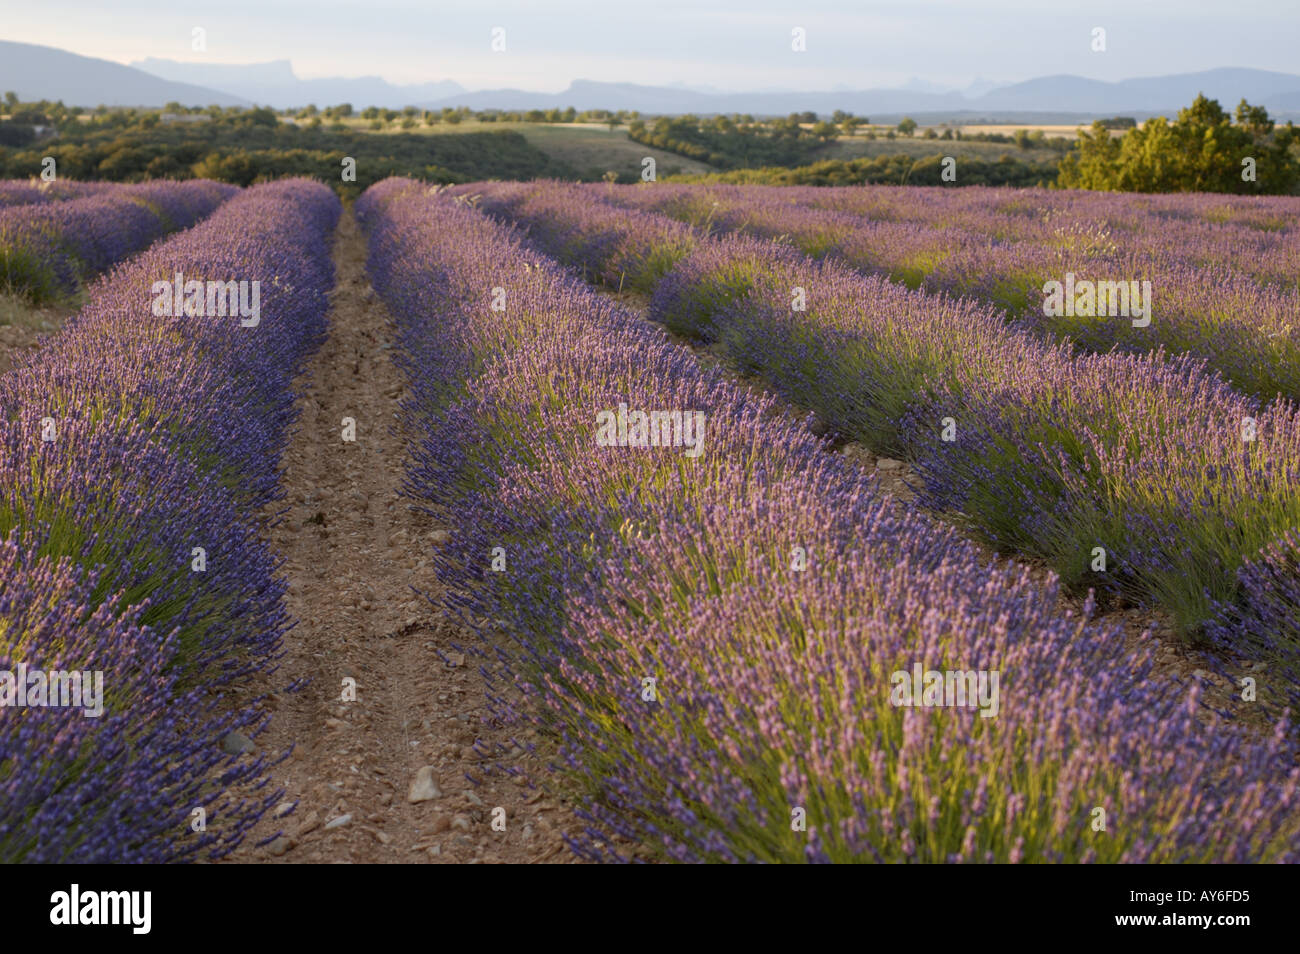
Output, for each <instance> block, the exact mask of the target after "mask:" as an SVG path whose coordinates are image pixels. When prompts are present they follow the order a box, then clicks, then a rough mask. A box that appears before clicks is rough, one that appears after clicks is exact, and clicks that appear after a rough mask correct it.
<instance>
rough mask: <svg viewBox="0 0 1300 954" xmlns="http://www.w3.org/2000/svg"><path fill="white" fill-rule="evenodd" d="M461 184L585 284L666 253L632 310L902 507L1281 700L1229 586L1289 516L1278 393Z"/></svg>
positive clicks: (618, 220)
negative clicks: (1043, 569) (700, 349)
mask: <svg viewBox="0 0 1300 954" xmlns="http://www.w3.org/2000/svg"><path fill="white" fill-rule="evenodd" d="M466 191H467V192H468V193H469V194H471V195H474V196H476V198H475V200H474V201H476V202H477V203H478V204H479V205H480V206H481V207H482V208H484V209H485V210H487V211H490V212H492V213H494V214H496V215H498V216H501V217H503V218H507V219H509V220H510V221H513V222H516V223H519V224H521V225H523V226H525V227H526V228H527V229H528V230H529V235H530V237H531V238H533V240H534V241H536V242H538V243H539V244H540V245H541V246H542V247H543V248H544V249H545V250H546V251H548V252H552V253H554V254H557V255H558V256H559V257H560V258H561V259H562V260H563V261H565V262H566V263H568V264H572V265H576V266H579V267H581V268H583V269H584V270H586V271H587V272H588V273H589V274H591V275H594V276H598V277H601V278H602V279H603V280H604V281H606V282H610V281H613V280H615V279H617V280H618V281H627V282H631V283H633V284H636V283H638V281H639V279H638V278H637V276H636V275H635V274H632V275H631V277H630V278H623V277H622V274H623V272H624V270H626V269H631V270H633V271H635V269H636V268H637V263H638V262H649V263H653V272H654V274H656V275H659V274H664V270H663V264H662V261H661V259H662V252H663V250H664V249H671V250H672V251H673V253H674V254H675V255H677V258H678V264H677V265H676V266H675V267H673V268H672V270H671V271H668V272H667V273H666V275H665V277H663V278H662V279H659V280H657V281H653V282H651V284H652V285H653V287H654V297H653V298H652V300H651V302H650V307H649V316H650V317H651V318H652V319H654V320H656V321H659V322H661V323H663V324H664V325H666V326H667V327H668V328H670V329H671V330H673V331H675V332H677V333H680V334H684V335H688V336H691V337H694V338H696V339H699V340H703V341H705V342H707V343H711V344H716V345H719V346H720V347H721V348H722V349H723V350H724V352H725V353H726V354H727V355H728V356H729V357H730V358H731V360H732V361H733V362H734V363H735V364H737V365H738V366H739V367H740V368H741V369H742V370H744V371H747V372H751V373H756V374H759V375H761V376H763V377H765V378H766V379H767V380H768V381H769V382H770V383H771V384H772V385H773V386H774V387H775V388H776V389H777V390H778V391H780V392H781V393H782V394H783V395H784V396H785V397H787V398H788V399H789V400H791V401H793V402H794V403H796V404H798V405H800V406H802V407H806V408H809V409H811V410H813V411H816V412H817V413H818V414H819V415H820V416H821V417H822V418H823V419H824V420H825V421H827V422H828V423H829V424H830V425H831V426H832V427H833V428H834V429H835V430H836V431H837V432H839V433H840V434H843V435H846V436H848V437H850V438H851V439H853V440H857V441H860V442H861V443H864V444H866V445H867V446H869V447H872V448H873V449H875V450H877V451H878V452H880V453H884V454H887V455H890V456H895V457H903V458H906V459H908V460H909V461H911V462H912V463H913V465H914V466H915V468H916V471H917V474H918V476H919V478H920V479H921V481H922V482H923V483H922V486H921V487H920V488H919V491H920V499H921V501H922V502H923V503H925V504H928V505H929V506H931V507H933V508H936V509H940V510H944V511H947V512H948V513H949V514H950V515H951V518H952V519H954V520H956V521H957V522H959V523H963V524H965V525H966V526H967V527H968V528H969V529H970V530H971V531H972V532H974V533H976V534H977V535H979V536H980V537H981V538H982V539H984V540H986V541H987V542H989V543H991V544H992V545H993V546H995V547H997V548H998V549H1000V550H1003V551H1008V552H1015V553H1021V554H1025V555H1028V556H1031V557H1034V558H1036V559H1041V560H1044V561H1046V562H1048V563H1049V564H1050V565H1051V566H1052V567H1053V568H1054V569H1055V570H1056V571H1057V572H1058V573H1060V574H1061V576H1062V578H1063V579H1064V581H1065V583H1066V584H1067V586H1068V587H1069V588H1070V589H1072V590H1076V591H1085V590H1087V589H1096V590H1097V591H1098V592H1099V594H1100V595H1101V596H1102V597H1103V598H1118V599H1121V600H1123V601H1125V602H1129V603H1136V604H1156V605H1160V606H1163V607H1164V608H1165V609H1167V610H1168V611H1169V612H1170V613H1171V614H1172V616H1173V618H1174V622H1175V625H1176V626H1177V627H1178V628H1179V630H1180V632H1182V633H1183V634H1184V635H1185V636H1187V637H1189V638H1194V639H1202V638H1210V639H1213V640H1215V641H1216V642H1217V643H1219V644H1220V645H1222V646H1223V647H1225V648H1226V649H1228V650H1229V658H1232V657H1235V656H1241V657H1244V658H1245V659H1247V660H1254V661H1263V660H1267V661H1269V662H1270V663H1271V664H1272V665H1273V670H1272V672H1271V673H1270V678H1269V679H1268V680H1267V681H1266V684H1265V685H1264V686H1263V689H1262V692H1261V699H1262V700H1263V701H1264V702H1266V703H1268V704H1272V705H1279V706H1280V705H1283V704H1287V703H1289V704H1290V705H1292V706H1293V707H1295V706H1296V705H1297V704H1300V638H1298V637H1300V633H1297V627H1296V625H1295V624H1294V623H1293V622H1290V620H1293V619H1295V618H1300V604H1291V603H1289V602H1287V600H1285V599H1280V600H1279V599H1274V600H1272V601H1265V602H1262V603H1261V602H1260V601H1259V599H1258V596H1259V592H1260V591H1259V587H1258V586H1251V585H1248V584H1247V582H1246V581H1245V577H1248V576H1250V574H1251V573H1252V572H1255V571H1254V563H1255V561H1256V560H1257V559H1264V557H1263V556H1262V551H1263V549H1264V548H1265V547H1267V546H1269V545H1270V544H1272V543H1273V542H1274V541H1277V540H1279V539H1280V538H1282V537H1283V535H1285V534H1287V533H1288V532H1289V531H1290V530H1291V529H1292V528H1293V527H1295V526H1297V525H1300V411H1298V410H1297V408H1296V407H1295V406H1294V405H1292V404H1290V403H1287V402H1278V403H1274V404H1272V405H1269V406H1267V407H1265V406H1263V405H1261V404H1260V403H1259V402H1258V401H1256V400H1254V399H1252V398H1249V397H1246V396H1243V395H1241V394H1240V393H1238V392H1237V391H1235V390H1233V389H1232V388H1231V387H1229V386H1228V385H1227V384H1226V383H1224V382H1223V381H1222V379H1220V378H1219V377H1217V376H1216V375H1214V374H1213V373H1210V372H1207V370H1206V369H1205V368H1204V366H1203V365H1201V364H1200V363H1198V362H1196V361H1194V360H1193V359H1191V358H1189V357H1186V356H1183V357H1178V358H1168V357H1166V356H1164V355H1163V354H1160V353H1155V354H1151V355H1146V356H1131V355H1125V354H1119V353H1114V354H1106V355H1084V356H1078V355H1075V354H1073V353H1072V352H1071V350H1070V348H1069V347H1068V346H1067V345H1065V344H1061V343H1055V344H1054V343H1051V342H1048V341H1043V340H1039V339H1038V338H1036V337H1035V336H1033V335H1029V334H1021V333H1015V332H1013V331H1009V329H1008V327H1007V325H1006V323H1005V321H1004V319H1003V317H1002V315H1001V314H1000V313H998V312H997V311H996V310H994V309H992V308H990V307H987V306H982V305H979V304H977V303H975V302H971V301H969V300H958V299H953V298H950V297H947V296H943V295H937V296H936V295H930V294H927V293H925V292H921V291H913V290H909V289H907V288H904V287H902V286H900V285H897V284H893V283H891V282H889V281H887V280H885V279H883V278H881V277H878V276H877V277H866V276H862V275H860V274H858V273H857V272H855V271H853V270H851V269H849V268H846V267H844V266H843V265H840V264H838V263H835V262H833V261H831V262H827V261H816V260H814V259H812V258H809V257H806V256H803V255H801V254H799V253H798V252H796V251H795V250H792V249H789V248H788V247H784V246H781V245H778V244H774V243H771V242H764V241H760V240H756V239H749V238H741V237H731V238H727V239H723V240H718V239H705V238H703V237H699V236H697V237H696V238H695V240H694V249H693V250H692V251H691V252H689V253H685V254H681V253H680V248H681V242H682V237H681V236H680V235H678V234H677V233H675V231H674V229H675V228H676V226H677V225H678V223H673V222H671V221H668V220H665V219H664V218H663V217H661V216H658V215H654V214H652V213H638V212H635V211H632V210H628V209H619V208H616V207H614V206H612V205H610V204H608V203H606V202H604V201H601V200H599V199H596V198H593V197H592V196H591V195H590V194H589V193H588V194H587V195H586V196H585V197H584V194H583V191H582V190H581V189H580V188H575V187H573V186H567V185H562V184H542V185H513V184H506V185H495V184H494V185H489V186H485V187H473V188H472V189H467V190H466ZM593 236H595V237H599V238H598V240H595V239H593V238H592V237H593ZM665 236H667V238H665ZM1288 612H1289V613H1290V614H1291V615H1290V616H1289V617H1288V616H1287V615H1286V613H1288ZM1237 617H1242V618H1245V619H1247V620H1255V621H1257V622H1256V623H1255V624H1253V625H1252V629H1251V631H1250V632H1248V631H1247V630H1246V629H1244V628H1243V625H1242V624H1241V623H1240V622H1231V623H1230V622H1227V620H1230V619H1234V618H1237ZM1261 619H1262V620H1263V622H1262V623H1259V622H1258V620H1261ZM1261 628H1262V629H1264V630H1272V631H1273V632H1275V633H1277V634H1278V635H1275V636H1274V637H1273V638H1271V639H1268V640H1265V639H1263V638H1261V637H1259V636H1258V635H1257V634H1255V633H1254V630H1258V629H1261ZM1234 665H1235V663H1234ZM1230 674H1231V675H1232V676H1233V679H1234V681H1236V680H1237V679H1238V678H1242V673H1241V672H1240V671H1238V670H1235V669H1234V670H1233V671H1232V673H1230Z"/></svg>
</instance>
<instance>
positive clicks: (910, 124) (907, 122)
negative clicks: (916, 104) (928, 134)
mask: <svg viewBox="0 0 1300 954" xmlns="http://www.w3.org/2000/svg"><path fill="white" fill-rule="evenodd" d="M898 131H899V132H901V133H902V134H903V135H904V136H910V135H912V133H914V132H916V120H915V119H913V118H912V117H911V116H904V117H903V121H902V122H901V123H899V124H898Z"/></svg>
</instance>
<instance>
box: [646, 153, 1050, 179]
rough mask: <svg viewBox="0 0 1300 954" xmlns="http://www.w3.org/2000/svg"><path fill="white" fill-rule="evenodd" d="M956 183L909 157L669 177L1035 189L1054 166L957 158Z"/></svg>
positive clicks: (938, 159)
mask: <svg viewBox="0 0 1300 954" xmlns="http://www.w3.org/2000/svg"><path fill="white" fill-rule="evenodd" d="M958 170H959V171H958V174H957V181H956V182H944V181H943V179H942V178H941V173H942V171H943V156H941V155H937V154H936V155H933V156H926V157H924V158H921V159H912V158H911V157H910V156H905V155H901V154H895V155H889V156H877V157H876V158H874V159H867V158H862V159H848V160H845V159H823V160H821V161H820V162H814V163H812V164H810V165H806V166H799V167H796V168H781V167H768V168H763V169H737V170H733V171H731V172H722V173H713V174H710V175H702V176H700V175H685V176H671V177H669V179H670V180H671V181H675V182H725V183H734V184H739V185H814V186H846V185H941V186H949V187H951V186H954V185H957V186H967V185H995V186H1017V187H1025V186H1040V185H1047V184H1050V183H1052V182H1053V181H1055V179H1056V169H1055V167H1054V166H1052V165H1049V164H1042V163H1032V162H1025V161H1024V160H1022V159H1015V158H1012V157H1011V156H1003V157H1002V158H1001V159H999V160H997V161H996V162H990V161H988V160H984V159H962V160H960V161H959V163H958Z"/></svg>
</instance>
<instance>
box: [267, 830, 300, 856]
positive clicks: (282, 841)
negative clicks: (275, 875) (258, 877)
mask: <svg viewBox="0 0 1300 954" xmlns="http://www.w3.org/2000/svg"><path fill="white" fill-rule="evenodd" d="M296 844H297V842H295V841H294V840H293V839H292V838H287V837H285V836H284V835H281V836H280V837H279V838H277V839H275V841H273V842H271V843H270V844H269V845H267V846H266V850H267V851H269V852H270V853H271V854H273V855H275V856H276V857H277V858H278V857H279V856H280V855H282V854H284V853H285V852H286V851H288V850H289V849H290V848H292V847H293V846H294V845H296Z"/></svg>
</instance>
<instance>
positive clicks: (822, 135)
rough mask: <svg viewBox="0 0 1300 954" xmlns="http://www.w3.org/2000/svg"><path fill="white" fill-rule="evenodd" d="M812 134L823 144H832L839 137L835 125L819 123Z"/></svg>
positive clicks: (814, 125)
mask: <svg viewBox="0 0 1300 954" xmlns="http://www.w3.org/2000/svg"><path fill="white" fill-rule="evenodd" d="M812 133H813V135H814V136H816V137H817V138H818V139H820V140H822V142H830V141H831V140H832V139H834V138H835V137H836V136H837V135H839V130H838V129H837V128H836V126H835V124H834V123H828V122H819V123H814V124H813V128H812Z"/></svg>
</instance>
